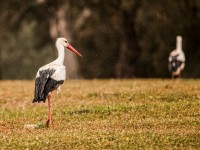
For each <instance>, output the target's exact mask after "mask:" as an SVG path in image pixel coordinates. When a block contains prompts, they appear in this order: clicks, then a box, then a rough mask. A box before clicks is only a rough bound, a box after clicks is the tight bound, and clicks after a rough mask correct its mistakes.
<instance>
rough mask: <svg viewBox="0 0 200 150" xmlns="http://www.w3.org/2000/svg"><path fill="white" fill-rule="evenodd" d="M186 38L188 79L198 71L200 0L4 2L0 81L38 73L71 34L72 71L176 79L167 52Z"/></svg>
mask: <svg viewBox="0 0 200 150" xmlns="http://www.w3.org/2000/svg"><path fill="white" fill-rule="evenodd" d="M177 35H181V36H182V37H183V51H184V52H185V55H186V67H185V70H184V72H183V77H186V78H197V77H200V69H199V68H198V67H197V66H200V59H199V58H200V1H199V0H182V1H180V0H165V1H160V0H151V1H149V0H29V1H27V0H12V1H7V0H2V1H1V5H0V79H34V78H35V75H36V72H37V70H38V68H39V67H40V66H42V65H44V64H46V63H49V62H51V61H52V60H54V59H55V58H56V57H57V50H56V48H55V40H56V38H57V37H66V38H67V39H68V40H69V42H70V43H71V44H72V45H73V46H74V47H75V48H76V49H77V50H78V51H79V52H80V53H82V55H83V58H78V57H77V56H75V55H73V54H72V53H71V52H68V51H67V53H66V61H65V65H66V66H67V71H68V75H67V77H68V78H70V79H72V78H85V79H90V78H134V77H140V78H148V77H151V78H152V77H161V78H167V77H170V74H169V72H168V56H169V53H170V51H172V50H173V49H175V46H176V36H177Z"/></svg>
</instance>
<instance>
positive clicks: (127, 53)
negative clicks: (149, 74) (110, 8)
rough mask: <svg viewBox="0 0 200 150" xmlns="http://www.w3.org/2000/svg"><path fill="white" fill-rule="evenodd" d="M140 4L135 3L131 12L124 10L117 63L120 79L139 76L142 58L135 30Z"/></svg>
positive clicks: (117, 72)
mask: <svg viewBox="0 0 200 150" xmlns="http://www.w3.org/2000/svg"><path fill="white" fill-rule="evenodd" d="M139 7H140V3H135V4H134V6H133V7H131V8H130V9H129V10H123V11H122V13H121V17H122V28H123V29H124V30H123V31H122V32H123V33H122V37H121V44H120V53H119V61H118V63H117V68H116V69H117V71H116V74H117V77H118V78H132V77H136V76H137V74H138V73H137V69H138V67H139V66H138V62H139V58H140V52H141V50H140V46H139V43H138V39H137V38H138V37H137V34H136V28H135V19H136V17H137V10H138V9H139Z"/></svg>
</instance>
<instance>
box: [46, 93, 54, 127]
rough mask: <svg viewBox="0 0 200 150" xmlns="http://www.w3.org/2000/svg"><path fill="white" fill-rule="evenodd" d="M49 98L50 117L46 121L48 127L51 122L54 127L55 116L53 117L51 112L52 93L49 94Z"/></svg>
mask: <svg viewBox="0 0 200 150" xmlns="http://www.w3.org/2000/svg"><path fill="white" fill-rule="evenodd" d="M47 98H48V119H47V122H46V127H47V128H49V123H50V122H51V124H52V127H53V128H54V124H53V118H52V114H51V101H50V99H51V93H49V94H48V96H47Z"/></svg>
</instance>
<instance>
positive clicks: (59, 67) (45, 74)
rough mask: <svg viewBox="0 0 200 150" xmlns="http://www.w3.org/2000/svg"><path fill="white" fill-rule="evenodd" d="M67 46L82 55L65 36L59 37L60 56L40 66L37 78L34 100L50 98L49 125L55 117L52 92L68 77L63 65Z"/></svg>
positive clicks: (58, 88) (57, 45)
mask: <svg viewBox="0 0 200 150" xmlns="http://www.w3.org/2000/svg"><path fill="white" fill-rule="evenodd" d="M65 47H66V48H67V49H69V50H71V51H72V52H74V53H75V54H77V55H79V56H82V55H81V54H80V53H79V52H78V51H77V50H76V49H74V48H73V47H72V46H71V45H70V44H69V43H68V41H67V39H65V38H57V40H56V48H57V50H58V58H57V59H56V60H54V61H53V62H51V63H49V64H47V65H45V66H42V67H41V68H39V70H38V72H37V75H36V79H35V93H34V99H33V103H34V102H38V103H39V102H41V101H43V102H45V101H46V99H48V119H47V122H46V126H47V127H49V123H50V122H51V124H52V127H54V125H53V119H52V114H51V104H50V99H51V93H52V91H54V90H56V89H57V90H58V92H59V91H60V86H61V85H62V84H63V83H64V80H65V77H66V70H65V66H64V65H63V62H64V56H65Z"/></svg>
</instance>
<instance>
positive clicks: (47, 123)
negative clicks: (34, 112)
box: [46, 120, 50, 128]
mask: <svg viewBox="0 0 200 150" xmlns="http://www.w3.org/2000/svg"><path fill="white" fill-rule="evenodd" d="M49 123H50V120H47V122H46V127H47V128H49Z"/></svg>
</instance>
